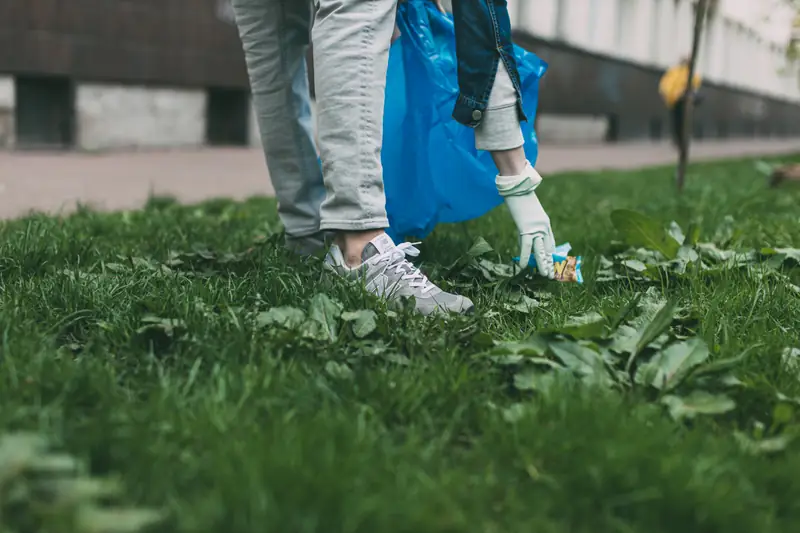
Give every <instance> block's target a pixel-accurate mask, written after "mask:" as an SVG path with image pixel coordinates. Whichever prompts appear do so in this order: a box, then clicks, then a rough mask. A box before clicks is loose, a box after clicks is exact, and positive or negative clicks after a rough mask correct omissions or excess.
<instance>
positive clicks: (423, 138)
mask: <svg viewBox="0 0 800 533" xmlns="http://www.w3.org/2000/svg"><path fill="white" fill-rule="evenodd" d="M397 25H398V28H399V29H400V32H401V33H402V36H401V37H400V38H399V39H398V40H397V41H395V43H394V44H393V45H392V48H391V51H390V54H389V71H388V75H387V84H386V106H385V111H384V135H383V152H382V153H383V155H382V160H383V167H384V184H385V188H386V208H387V211H388V215H389V223H390V230H389V232H390V234H391V236H392V238H393V239H395V241H396V242H401V241H403V240H405V238H407V237H416V238H424V237H426V236H427V235H428V234H429V233H430V232H431V231H432V230H433V228H434V227H435V226H436V225H437V224H438V223H440V222H463V221H465V220H470V219H473V218H476V217H479V216H481V215H483V214H485V213H487V212H488V211H490V210H491V209H493V208H494V207H497V206H498V205H499V204H500V203H501V202H502V198H501V197H500V195H499V194H498V193H497V189H496V188H495V184H494V180H495V175H496V174H497V170H496V167H495V166H494V163H493V162H492V158H491V156H490V154H489V153H488V152H478V151H476V150H475V133H474V130H472V129H471V128H469V127H467V126H463V125H461V124H459V123H458V122H456V120H455V119H453V118H452V112H453V108H454V106H455V101H456V97H457V96H458V79H457V62H456V46H455V30H454V26H453V20H452V17H451V16H450V15H444V14H442V13H440V12H439V11H438V10H437V9H436V8H435V7H434V6H433V3H432V2H429V1H428V0H409V1H408V2H406V3H404V4H402V5H401V6H400V8H399V11H398V17H397ZM514 51H515V56H516V60H517V65H518V69H519V74H520V79H521V88H522V97H523V106H524V111H525V114H526V115H527V118H528V121H527V122H523V123H522V131H523V135H524V137H525V153H526V155H527V157H528V160H530V162H531V163H532V164H535V163H536V158H537V155H538V142H537V140H536V133H535V131H534V129H533V121H534V118H535V115H536V107H537V105H538V101H539V80H540V78H541V77H542V76H543V75H544V73H545V71H546V70H547V64H546V63H545V62H544V61H542V60H541V59H540V58H539V57H537V56H536V55H535V54H533V53H531V52H528V51H526V50H524V49H522V48H520V47H515V48H514Z"/></svg>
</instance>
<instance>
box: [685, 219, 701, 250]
mask: <svg viewBox="0 0 800 533" xmlns="http://www.w3.org/2000/svg"><path fill="white" fill-rule="evenodd" d="M698 242H700V225H699V224H696V223H695V222H692V223H691V224H689V227H688V228H687V229H686V240H685V241H684V244H685V245H687V246H694V245H695V244H697V243H698Z"/></svg>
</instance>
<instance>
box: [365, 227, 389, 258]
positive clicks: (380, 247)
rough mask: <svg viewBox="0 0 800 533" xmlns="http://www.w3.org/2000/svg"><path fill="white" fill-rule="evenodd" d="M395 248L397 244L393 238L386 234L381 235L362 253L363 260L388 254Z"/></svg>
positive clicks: (369, 243) (368, 244)
mask: <svg viewBox="0 0 800 533" xmlns="http://www.w3.org/2000/svg"><path fill="white" fill-rule="evenodd" d="M394 247H395V244H394V241H393V240H392V238H391V237H389V235H388V234H386V233H381V234H380V235H378V236H377V237H375V238H374V239H372V240H371V241H369V242H368V243H367V245H366V246H365V247H364V251H363V252H361V260H362V261H366V260H367V259H370V258H372V257H375V256H376V255H381V254H383V253H386V252H388V251H389V250H391V249H392V248H394Z"/></svg>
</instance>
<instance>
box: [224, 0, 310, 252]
mask: <svg viewBox="0 0 800 533" xmlns="http://www.w3.org/2000/svg"><path fill="white" fill-rule="evenodd" d="M232 7H233V10H234V14H235V18H236V25H237V27H238V29H239V35H240V37H241V40H242V46H243V48H244V53H245V60H246V62H247V71H248V75H249V77H250V87H251V91H252V95H253V104H254V107H255V110H256V118H257V120H258V128H259V132H260V135H261V143H262V147H263V149H264V155H265V158H266V162H267V167H268V169H269V174H270V178H271V180H272V184H273V186H274V187H275V194H276V197H277V199H278V215H279V216H280V219H281V221H282V222H283V225H284V227H285V228H286V241H287V245H288V246H289V247H290V248H292V249H294V250H296V251H298V252H301V253H312V252H313V251H315V250H316V249H319V248H322V246H323V241H322V237H321V233H320V204H321V203H322V201H323V199H324V198H325V187H324V184H323V180H322V171H321V169H320V167H319V162H318V159H317V151H316V147H315V145H314V137H313V126H312V120H311V106H310V97H309V90H308V76H307V66H306V51H307V49H308V45H309V30H310V24H311V15H312V13H311V2H310V1H309V0H232Z"/></svg>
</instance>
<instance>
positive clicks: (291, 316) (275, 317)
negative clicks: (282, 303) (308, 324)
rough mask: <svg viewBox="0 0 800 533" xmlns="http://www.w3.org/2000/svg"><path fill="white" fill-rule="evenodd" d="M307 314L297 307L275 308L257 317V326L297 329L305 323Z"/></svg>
mask: <svg viewBox="0 0 800 533" xmlns="http://www.w3.org/2000/svg"><path fill="white" fill-rule="evenodd" d="M305 319H306V314H305V312H304V311H303V310H302V309H298V308H296V307H273V308H271V309H269V310H267V311H264V312H263V313H259V314H258V316H256V324H258V325H259V326H262V327H266V326H280V327H283V328H287V329H295V328H298V327H300V325H301V324H302V323H303V322H304V321H305Z"/></svg>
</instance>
